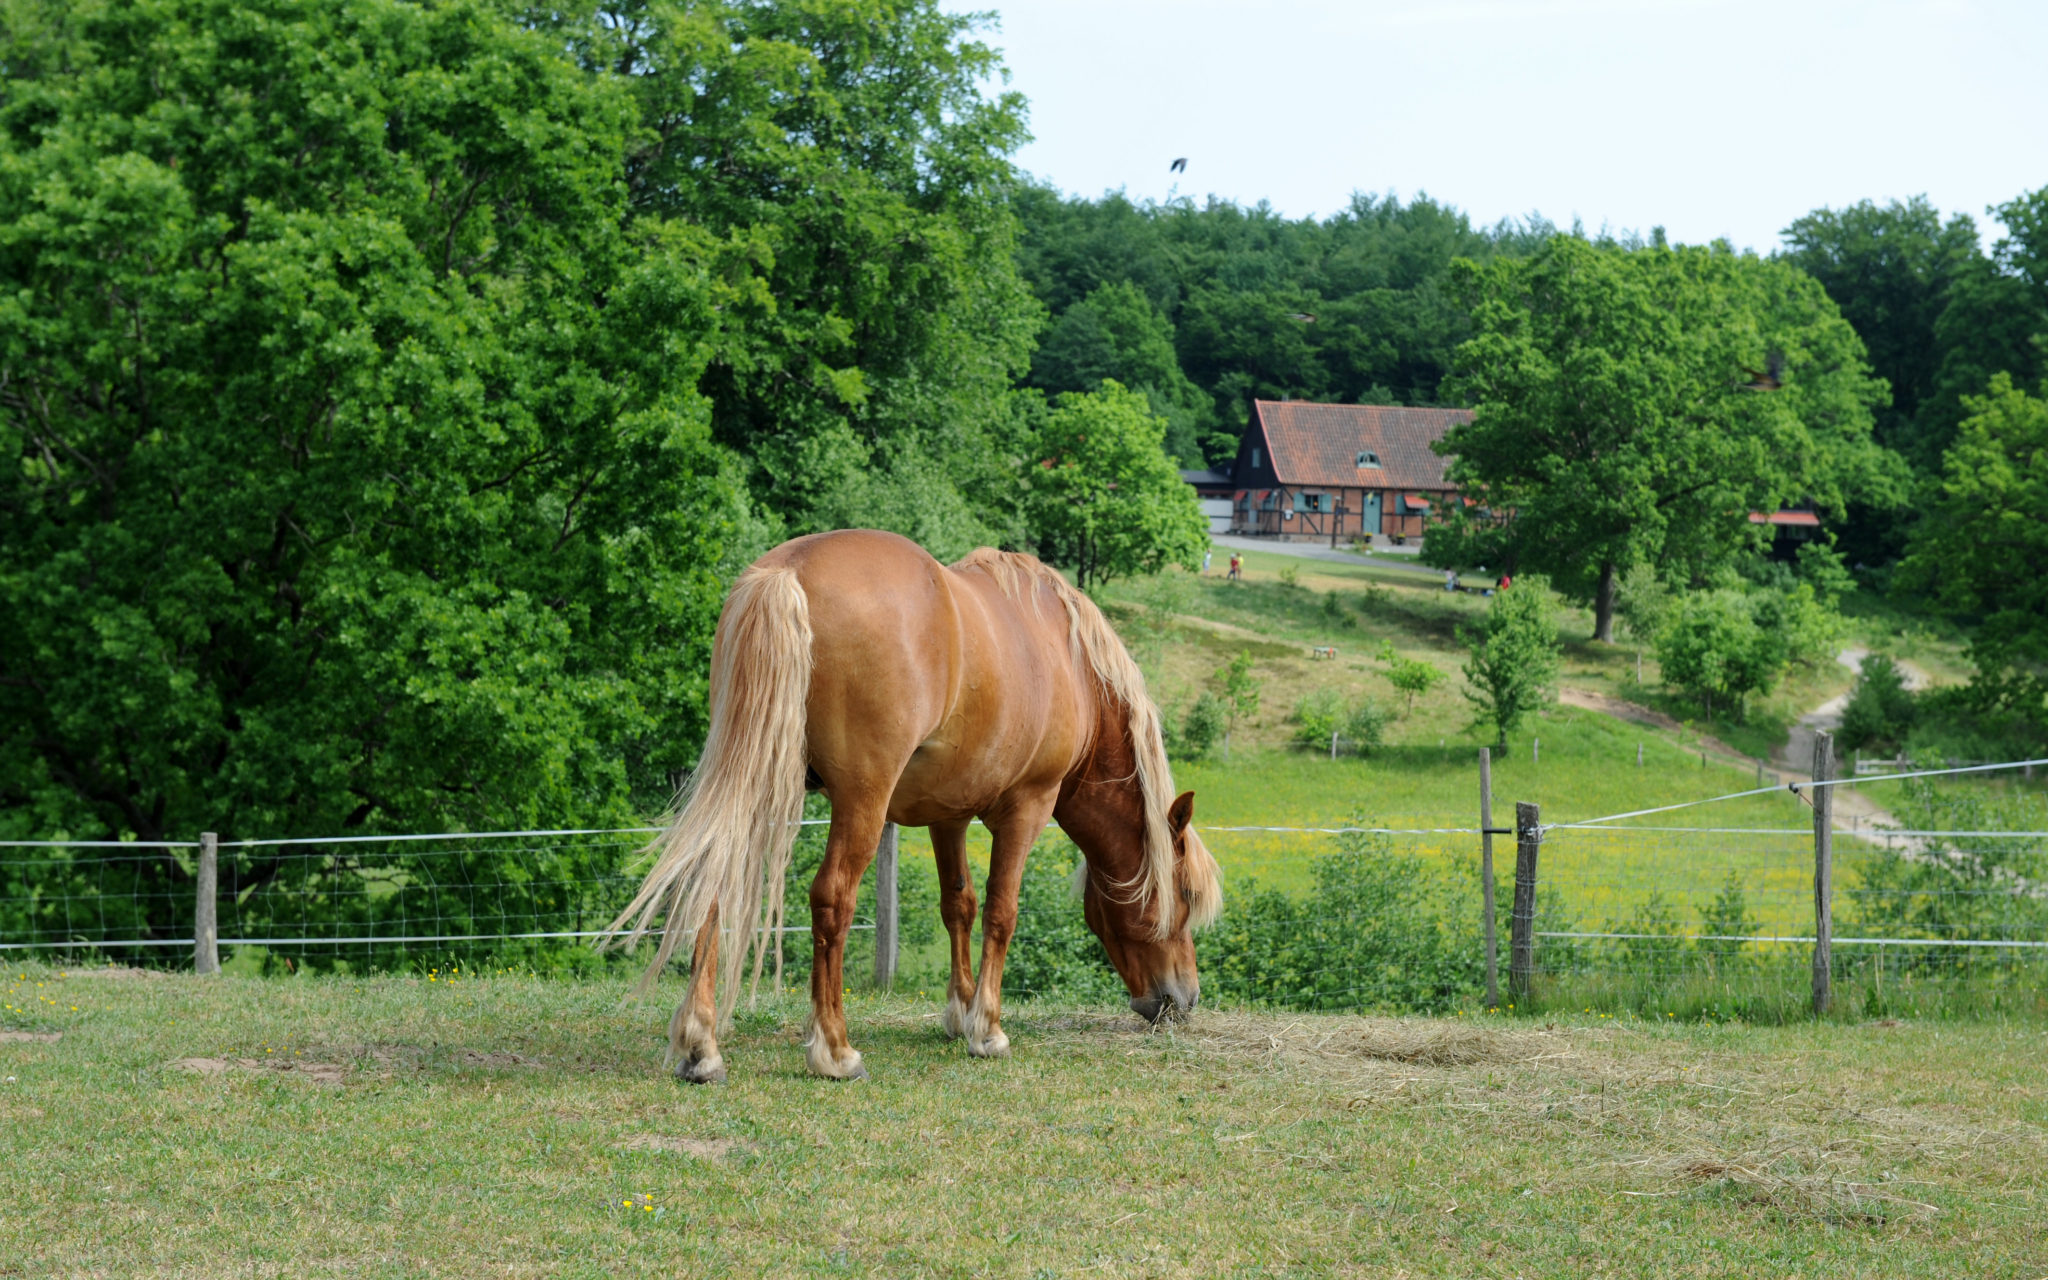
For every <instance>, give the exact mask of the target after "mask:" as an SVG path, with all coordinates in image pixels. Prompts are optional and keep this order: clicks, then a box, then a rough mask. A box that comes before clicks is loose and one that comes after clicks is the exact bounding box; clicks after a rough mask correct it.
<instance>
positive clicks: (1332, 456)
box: [1252, 400, 1472, 491]
mask: <svg viewBox="0 0 2048 1280" xmlns="http://www.w3.org/2000/svg"><path fill="white" fill-rule="evenodd" d="M1252 412H1253V413H1254V414H1256V415H1257V416H1258V421H1259V425H1260V426H1261V428H1263V430H1264V432H1265V436H1266V444H1267V447H1268V448H1270V449H1271V450H1272V455H1273V469H1274V470H1275V471H1276V472H1277V473H1278V474H1279V477H1280V481H1281V483H1283V484H1317V485H1329V486H1332V487H1336V486H1340V485H1349V486H1362V487H1364V488H1368V489H1435V490H1439V491H1441V490H1447V489H1449V488H1450V487H1451V485H1450V482H1449V481H1448V480H1446V479H1444V466H1445V464H1446V463H1447V462H1449V461H1450V460H1449V459H1448V458H1443V457H1439V456H1438V455H1437V454H1435V453H1432V452H1431V451H1430V448H1429V446H1430V443H1431V442H1432V441H1434V440H1437V439H1439V438H1440V437H1441V436H1442V435H1443V433H1444V432H1445V431H1447V430H1449V429H1450V428H1451V427H1452V426H1454V425H1456V424H1458V423H1463V422H1470V421H1472V411H1471V410H1470V409H1404V408H1398V407H1394V406H1389V405H1372V404H1311V403H1310V402H1308V401H1306V400H1255V401H1253V402H1252ZM1367 451H1370V452H1372V453H1374V454H1377V455H1378V456H1379V460H1380V465H1379V466H1378V467H1361V466H1359V465H1358V455H1359V454H1360V453H1363V452H1367Z"/></svg>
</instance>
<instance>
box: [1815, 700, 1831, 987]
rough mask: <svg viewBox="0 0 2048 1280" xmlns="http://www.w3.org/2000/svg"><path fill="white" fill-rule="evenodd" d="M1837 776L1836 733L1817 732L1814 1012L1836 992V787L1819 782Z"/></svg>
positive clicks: (1827, 780)
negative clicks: (1834, 988) (1834, 987)
mask: <svg viewBox="0 0 2048 1280" xmlns="http://www.w3.org/2000/svg"><path fill="white" fill-rule="evenodd" d="M1834 776H1835V736H1834V735H1833V734H1831V733H1828V732H1825V731H1822V732H1820V733H1816V734H1814V735H1813V780H1814V782H1815V784H1816V785H1815V786H1814V788H1813V1012H1814V1016H1815V1017H1819V1016H1820V1015H1821V1014H1824V1013H1826V1012H1827V1011H1828V1001H1829V999H1830V997H1831V996H1832V995H1833V994H1834V992H1833V985H1834V946H1835V823H1834V816H1835V789H1834V788H1833V787H1829V786H1821V785H1818V784H1821V783H1825V782H1829V781H1832V780H1833V778H1834Z"/></svg>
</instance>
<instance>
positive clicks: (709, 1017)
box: [668, 899, 725, 1084]
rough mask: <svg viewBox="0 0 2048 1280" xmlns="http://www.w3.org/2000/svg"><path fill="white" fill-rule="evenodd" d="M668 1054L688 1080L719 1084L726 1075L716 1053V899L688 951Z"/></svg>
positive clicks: (670, 1024)
mask: <svg viewBox="0 0 2048 1280" xmlns="http://www.w3.org/2000/svg"><path fill="white" fill-rule="evenodd" d="M668 1043H669V1051H670V1053H669V1056H670V1057H671V1059H673V1060H674V1062H675V1068H676V1078H677V1079H679V1080H687V1081H689V1082H690V1083H691V1084H718V1083H720V1082H722V1081H723V1080H724V1079H725V1059H724V1058H722V1057H720V1056H719V1054H718V902H717V900H716V899H713V900H712V903H711V909H710V910H709V911H707V912H705V913H704V923H703V924H702V925H700V926H698V929H697V942H696V946H695V948H694V949H693V950H692V951H691V952H690V990H689V992H688V994H686V995H685V996H684V997H683V1002H682V1003H681V1004H679V1005H677V1006H676V1014H675V1016H674V1017H673V1018H670V1019H669V1020H668Z"/></svg>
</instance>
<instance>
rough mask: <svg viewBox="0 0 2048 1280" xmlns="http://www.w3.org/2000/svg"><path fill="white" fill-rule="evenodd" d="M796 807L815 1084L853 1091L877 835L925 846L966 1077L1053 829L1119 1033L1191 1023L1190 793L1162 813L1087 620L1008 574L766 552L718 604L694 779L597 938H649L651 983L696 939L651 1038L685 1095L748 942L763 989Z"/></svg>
mask: <svg viewBox="0 0 2048 1280" xmlns="http://www.w3.org/2000/svg"><path fill="white" fill-rule="evenodd" d="M806 789H810V790H822V791H823V792H824V793H825V795H826V796H827V797H828V798H829V799H830V800H831V802H832V823H831V829H830V833H829V835H828V836H827V838H826V843H825V861H824V865H822V866H821V867H819V869H818V875H817V879H816V880H814V881H813V882H812V884H811V929H812V947H813V955H812V964H811V1027H810V1038H809V1042H808V1060H809V1063H810V1067H811V1070H813V1071H815V1072H816V1073H817V1074H819V1075H821V1076H829V1077H832V1078H835V1079H850V1078H853V1077H857V1076H862V1075H865V1074H866V1071H865V1070H864V1068H862V1066H861V1060H860V1054H859V1053H857V1052H856V1051H855V1050H854V1049H853V1047H852V1046H851V1045H850V1044H848V1043H847V1037H846V1016H845V1012H844V1010H843V1008H842V1006H841V1003H840V992H841V982H842V965H843V961H844V959H845V952H846V931H847V928H848V926H850V925H851V924H852V923H853V907H854V895H855V891H856V889H857V888H858V887H859V884H860V878H861V874H862V872H864V871H865V870H866V869H867V865H868V860H869V859H870V858H871V857H872V856H873V855H874V851H875V846H876V843H877V842H878V840H879V838H880V836H881V832H882V825H883V823H885V822H896V823H900V824H902V825H905V826H914V827H929V828H930V829H931V837H932V849H933V851H934V853H935V854H936V856H937V861H938V868H939V885H940V901H939V909H940V913H941V914H942V915H943V916H944V917H945V922H946V930H947V932H948V933H949V934H950V935H951V938H952V957H953V973H952V979H951V982H950V983H949V984H948V990H947V998H946V1009H945V1013H944V1015H943V1017H942V1024H943V1025H944V1027H945V1029H946V1031H947V1032H948V1033H949V1034H953V1035H964V1036H965V1037H966V1038H967V1051H968V1052H969V1053H971V1054H974V1055H976V1056H980V1057H992V1056H997V1055H1000V1054H1003V1053H1005V1052H1006V1051H1007V1050H1008V1048H1009V1043H1010V1042H1009V1037H1008V1036H1006V1035H1004V1034H1003V1030H1002V1027H1001V1025H1000V1019H1001V1013H1002V982H1003V957H1004V954H1005V953H1006V952H1007V950H1008V948H1009V944H1010V936H1011V934H1012V933H1013V932H1014V930H1015V928H1016V923H1017V889H1018V885H1019V882H1020V881H1021V879H1022V877H1023V873H1024V858H1025V855H1026V854H1027V853H1029V852H1030V850H1031V845H1032V843H1033V842H1034V841H1035V840H1037V838H1038V834H1039V832H1040V831H1042V830H1043V829H1044V828H1045V824H1046V822H1047V821H1048V820H1050V819H1054V818H1057V819H1058V821H1059V824H1060V826H1061V827H1062V828H1063V829H1064V830H1065V831H1066V832H1067V834H1068V835H1069V836H1071V837H1072V838H1073V840H1074V842H1075V844H1077V845H1079V846H1080V848H1081V851H1082V853H1083V854H1084V855H1085V856H1086V858H1087V875H1086V882H1085V885H1084V886H1083V889H1082V900H1083V908H1084V911H1085V913H1086V916H1087V920H1088V924H1089V927H1090V928H1092V929H1093V930H1094V931H1095V934H1096V936H1097V937H1099V938H1100V939H1101V940H1102V944H1103V947H1104V949H1105V950H1106V951H1107V952H1108V953H1109V958H1110V961H1111V963H1113V964H1114V965H1115V966H1116V969H1117V972H1118V973H1119V974H1120V975H1121V976H1122V977H1123V980H1124V984H1125V985H1126V986H1127V987H1129V988H1130V993H1131V1007H1132V1008H1133V1009H1135V1010H1137V1011H1138V1012H1139V1013H1141V1014H1144V1015H1145V1016H1146V1017H1147V1018H1153V1019H1156V1018H1158V1017H1160V1016H1162V1014H1164V1013H1166V1012H1167V1011H1169V1010H1173V1011H1179V1010H1186V1009H1189V1008H1192V1007H1193V1006H1194V1003H1195V999H1196V997H1197V995H1198V994H1199V991H1200V985H1199V983H1198V982H1197V980H1196V976H1195V948H1194V940H1193V937H1192V933H1191V930H1192V929H1194V928H1196V927H1198V926H1200V925H1203V924H1206V923H1208V922H1209V921H1210V920H1211V919H1213V918H1214V917H1215V915H1216V912H1217V911H1218V909H1219V908H1220V907H1221V905H1222V888H1221V885H1220V883H1219V881H1218V877H1217V871H1216V863H1215V860H1214V859H1213V858H1211V857H1210V856H1209V851H1208V849H1206V848H1205V847H1204V846H1203V844H1202V841H1201V839H1200V837H1199V836H1197V835H1196V834H1195V832H1194V829H1193V828H1192V827H1191V826H1190V825H1189V821H1190V819H1191V818H1192V817H1193V815H1194V795H1193V793H1189V794H1186V795H1183V796H1180V797H1179V798H1178V799H1172V798H1171V797H1172V794H1173V788H1172V778H1171V775H1170V773H1169V772H1168V769H1167V763H1166V752H1165V750H1164V747H1163V746H1162V744H1161V741H1160V736H1159V713H1158V711H1157V710H1156V709H1155V708H1154V707H1153V705H1152V702H1151V699H1150V698H1148V697H1147V696H1146V694H1145V682H1144V677H1143V676H1142V675H1140V674H1139V672H1138V669H1137V666H1136V665H1135V664H1134V663H1133V662H1132V661H1131V658H1130V655H1129V654H1128V653H1126V652H1125V650H1124V647H1123V645H1122V643H1121V642H1119V641H1118V640H1117V638H1116V634H1115V633H1114V632H1113V631H1111V630H1110V628H1109V624H1108V623H1107V622H1105V621H1104V620H1103V617H1102V614H1101V613H1100V612H1099V611H1098V610H1097V609H1096V608H1095V605H1094V604H1093V603H1092V602H1091V601H1089V599H1088V598H1087V597H1086V596H1084V595H1082V594H1081V593H1080V592H1078V591H1076V590H1074V589H1073V588H1072V587H1071V586H1069V585H1068V584H1067V583H1066V581H1065V580H1064V579H1062V578H1061V577H1060V576H1059V575H1058V574H1056V573H1054V572H1053V571H1052V570H1050V569H1048V568H1046V567H1045V566H1044V565H1042V564H1040V563H1039V562H1038V561H1037V560H1034V559H1032V558H1031V557H1030V556H1025V555H1016V554H1012V553H1007V552H1001V551H991V550H987V549H983V550H981V551H976V552H975V553H973V554H972V555H970V556H968V557H967V558H966V559H964V560H962V561H960V562H959V563H958V564H956V565H953V566H952V567H950V568H948V567H946V566H943V565H941V564H940V563H939V562H938V561H936V560H934V559H932V557H931V556H930V555H928V554H927V553H926V552H925V551H924V550H923V548H921V547H919V546H918V545H917V544H916V543H913V542H911V541H909V540H908V539H905V538H900V537H897V536H896V535H894V534H889V533H876V532H873V531H869V530H846V531H842V532H838V533H821V534H814V535H812V536H810V537H807V538H798V539H795V540H794V541H791V542H786V543H784V544H783V545H781V546H779V547H777V548H776V549H775V550H773V551H771V552H769V553H768V554H767V555H765V556H763V557H761V559H760V560H758V561H756V562H755V563H754V565H753V566H752V567H751V568H749V569H748V570H747V571H746V572H745V573H743V574H741V575H740V578H739V581H738V582H736V583H735V584H734V585H733V589H732V594H731V595H730V596H729V597H728V598H727V599H726V603H725V612H724V614H723V615H722V616H721V617H720V618H719V622H718V636H717V639H716V641H715V643H714V644H713V646H712V659H711V732H710V735H709V737H708V738H707V739H706V741H705V744H704V755H703V758H702V760H701V761H700V763H699V765H698V767H697V770H696V772H695V773H694V774H693V775H692V777H691V779H690V781H689V783H688V784H687V785H686V786H685V787H684V789H683V792H682V794H681V796H680V797H679V798H678V808H677V812H676V816H675V818H674V819H673V821H672V822H671V823H670V824H669V826H668V828H667V830H666V832H665V833H664V834H663V836H662V837H661V838H660V839H659V840H658V841H657V842H656V848H657V850H658V857H657V858H656V861H655V864H654V867H653V869H652V870H651V871H649V872H648V875H647V879H646V882H645V883H644V884H643V885H641V887H640V892H639V894H638V895H637V896H636V897H635V898H634V900H633V903H632V905H631V906H629V907H628V908H626V910H625V911H624V912H623V913H621V915H620V916H619V918H618V920H616V921H614V922H613V924H612V931H613V932H614V933H615V934H618V933H623V934H624V935H625V940H626V941H627V942H628V943H630V942H631V941H633V940H634V939H637V938H638V937H639V936H640V935H641V934H642V933H645V932H646V931H647V930H648V929H650V928H651V927H652V926H653V925H654V923H655V921H656V918H657V917H660V916H665V917H666V927H665V928H664V929H663V930H662V933H661V942H660V946H659V948H658V950H657V951H656V954H655V958H654V963H653V965H652V966H651V967H650V968H649V969H648V973H647V978H648V980H649V981H652V979H653V978H654V977H655V976H656V975H658V974H659V973H660V972H661V970H662V969H663V967H664V966H666V965H667V963H668V961H669V959H670V956H671V953H672V951H673V950H674V948H675V947H676V945H677V944H678V942H679V941H680V940H681V939H682V938H683V937H685V936H688V935H694V936H695V938H696V944H695V952H694V955H693V958H692V961H691V978H690V988H689V993H688V994H687V995H686V996H685V998H684V1000H683V1003H682V1005H681V1007H679V1008H678V1009H677V1010H676V1014H675V1017H674V1018H673V1019H672V1020H671V1021H670V1023H669V1041H670V1046H671V1049H672V1051H673V1054H674V1060H675V1064H676V1074H677V1075H679V1076H681V1077H682V1078H683V1079H685V1080H692V1081H700V1082H701V1081H710V1080H719V1079H723V1078H724V1075H725V1067H724V1063H723V1060H722V1059H721V1058H720V1056H719V1052H718V1040H717V1032H718V1030H719V1029H720V1028H721V1027H722V1026H723V1025H724V1023H725V1019H726V1017H729V1015H730V1012H731V1008H732V1000H733V997H734V995H735V994H736V992H737V989H738V986H739V984H740V981H741V978H742V969H743V967H744V960H745V952H746V944H747V940H748V935H750V934H751V935H752V936H753V937H754V939H755V948H754V949H755V959H754V977H755V980H756V981H757V982H758V981H759V978H760V974H761V964H762V956H763V955H764V954H765V953H766V952H767V951H768V950H769V949H770V948H771V946H772V948H773V950H774V951H775V952H776V953H777V957H778V967H779V960H780V952H781V947H780V946H779V945H775V944H774V943H773V942H772V941H771V940H773V939H776V938H778V937H779V935H780V928H781V917H782V902H781V889H782V882H783V876H784V873H785V872H786V870H787V868H788V864H789V852H790V846H791V845H792V844H793V843H794V841H795V838H796V831H797V823H798V821H799V819H800V818H801V817H802V814H803V797H804V792H805V790H806ZM974 818H980V819H981V820H982V822H983V823H985V824H986V825H987V826H988V829H989V831H990V832H991V834H992V835H993V837H994V844H993V849H992V852H991V854H990V858H989V873H988V883H987V895H988V904H987V908H986V910H985V912H984V914H983V918H982V944H981V976H980V979H979V980H978V981H977V980H976V979H975V976H974V970H973V967H972V963H971V957H970V956H969V955H968V950H967V947H968V938H969V934H970V932H971V930H972V928H973V921H974V888H973V884H972V881H971V880H970V879H969V877H968V869H967V824H968V822H969V821H970V820H972V819H974ZM721 922H722V926H723V927H722V928H721ZM721 932H723V933H725V934H726V935H728V937H727V938H726V940H725V943H724V948H723V952H722V953H721V942H720V934H721ZM721 954H723V956H724V962H723V964H722V965H721V963H720V956H721ZM720 986H722V987H723V990H724V996H725V998H724V1001H723V1002H722V1003H721V1001H720V1000H719V999H718V989H719V987H720Z"/></svg>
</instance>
